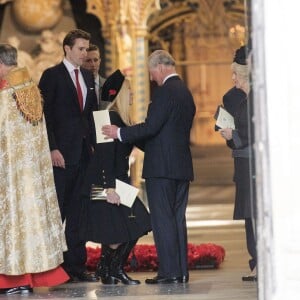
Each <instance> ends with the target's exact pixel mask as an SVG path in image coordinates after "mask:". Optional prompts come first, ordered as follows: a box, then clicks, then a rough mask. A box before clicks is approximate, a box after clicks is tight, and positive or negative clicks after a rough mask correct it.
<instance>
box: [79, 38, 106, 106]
mask: <svg viewBox="0 0 300 300" xmlns="http://www.w3.org/2000/svg"><path fill="white" fill-rule="evenodd" d="M100 64H101V54H100V49H99V48H98V46H96V45H94V44H90V46H89V48H88V49H87V56H86V58H85V59H84V61H83V64H82V67H83V68H85V69H87V70H89V71H91V72H93V75H94V80H95V91H96V95H97V103H98V109H105V108H106V107H107V105H108V104H109V103H110V102H109V101H103V99H101V94H102V86H103V84H104V82H105V78H104V77H102V76H100V74H99V70H100Z"/></svg>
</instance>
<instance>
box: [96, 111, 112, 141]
mask: <svg viewBox="0 0 300 300" xmlns="http://www.w3.org/2000/svg"><path fill="white" fill-rule="evenodd" d="M93 116H94V122H95V128H96V138H97V144H100V143H108V142H113V139H105V135H104V134H102V126H104V125H110V124H111V123H110V118H109V112H108V110H107V109H105V110H97V111H93Z"/></svg>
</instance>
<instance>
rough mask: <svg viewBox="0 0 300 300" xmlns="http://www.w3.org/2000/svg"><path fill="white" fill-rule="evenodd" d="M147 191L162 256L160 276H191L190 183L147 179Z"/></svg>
mask: <svg viewBox="0 0 300 300" xmlns="http://www.w3.org/2000/svg"><path fill="white" fill-rule="evenodd" d="M146 191H147V196H148V204H149V209H150V215H151V223H152V230H153V236H154V241H155V246H156V250H157V255H158V261H159V266H158V276H163V277H167V278H170V277H179V276H184V275H188V264H187V227H186V217H185V212H186V207H187V202H188V192H189V181H182V180H176V179H167V178H146Z"/></svg>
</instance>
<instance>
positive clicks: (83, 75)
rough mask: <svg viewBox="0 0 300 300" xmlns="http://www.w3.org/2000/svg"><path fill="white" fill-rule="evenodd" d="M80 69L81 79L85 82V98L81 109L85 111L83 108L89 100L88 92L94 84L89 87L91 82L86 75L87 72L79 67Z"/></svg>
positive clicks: (87, 104) (87, 105)
mask: <svg viewBox="0 0 300 300" xmlns="http://www.w3.org/2000/svg"><path fill="white" fill-rule="evenodd" d="M80 71H81V74H82V77H83V80H84V83H85V86H86V99H85V105H84V108H83V111H85V109H86V108H87V107H89V104H90V103H89V102H90V92H91V89H93V88H94V84H93V86H92V87H91V82H90V80H89V78H88V76H87V73H86V72H85V70H82V69H81V68H80Z"/></svg>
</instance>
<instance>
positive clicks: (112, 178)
mask: <svg viewBox="0 0 300 300" xmlns="http://www.w3.org/2000/svg"><path fill="white" fill-rule="evenodd" d="M102 99H107V100H108V101H110V102H111V104H110V105H109V107H108V109H109V115H110V120H111V124H115V125H117V126H119V127H123V126H126V125H130V124H131V122H130V116H129V109H130V105H131V103H132V95H131V90H130V85H129V81H128V80H127V79H125V78H124V76H123V75H122V73H121V72H120V71H119V70H117V71H115V72H114V73H113V74H112V75H111V76H110V77H108V78H107V80H106V81H105V83H104V85H103V90H102ZM132 148H133V145H131V144H124V143H121V142H120V141H118V140H114V141H113V142H107V143H100V144H97V145H96V148H95V152H94V155H93V157H92V159H91V162H90V164H89V167H88V170H87V173H86V180H85V184H84V188H83V196H84V197H85V203H86V205H87V207H86V210H85V211H86V213H87V215H86V216H85V218H84V220H85V224H84V225H85V226H84V227H85V229H86V231H85V240H88V241H93V242H95V243H101V244H102V251H101V257H100V261H99V264H98V266H97V270H96V275H98V276H99V277H100V278H101V281H102V283H104V284H116V283H118V282H119V281H121V282H122V283H123V284H130V285H133V284H139V283H140V282H139V281H138V280H133V279H131V278H130V277H129V276H128V275H127V274H126V273H125V271H124V269H123V267H124V264H125V263H126V261H127V258H128V256H129V254H130V252H131V250H132V248H133V247H134V246H135V244H136V242H137V240H138V239H139V238H140V237H141V236H143V235H145V234H147V233H148V232H149V231H150V230H151V225H150V216H149V213H148V211H147V209H146V208H145V206H144V205H143V203H142V202H141V200H140V199H139V198H136V200H135V202H134V204H133V206H132V207H131V208H129V207H127V206H125V205H122V204H121V203H120V197H119V195H118V194H117V192H116V190H115V187H116V179H119V180H121V181H123V182H126V183H130V179H129V176H128V171H129V156H130V153H131V151H132ZM92 186H96V187H97V186H99V187H103V188H105V189H106V193H107V199H106V201H105V200H93V196H90V194H91V190H92V189H93V187H92Z"/></svg>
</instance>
